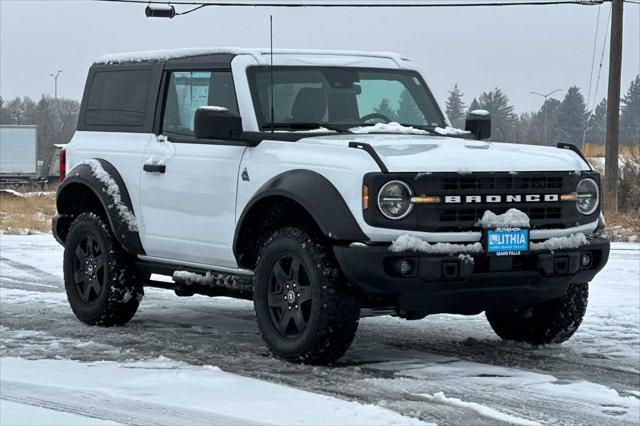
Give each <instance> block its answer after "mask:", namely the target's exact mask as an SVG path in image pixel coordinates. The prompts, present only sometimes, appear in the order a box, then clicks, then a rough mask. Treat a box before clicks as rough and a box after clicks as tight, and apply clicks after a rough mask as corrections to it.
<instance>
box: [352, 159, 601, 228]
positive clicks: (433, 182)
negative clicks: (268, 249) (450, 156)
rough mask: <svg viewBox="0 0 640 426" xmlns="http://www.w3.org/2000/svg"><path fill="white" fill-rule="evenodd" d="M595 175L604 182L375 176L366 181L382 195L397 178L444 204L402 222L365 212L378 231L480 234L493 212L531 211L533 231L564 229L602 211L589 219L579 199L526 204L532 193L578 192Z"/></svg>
mask: <svg viewBox="0 0 640 426" xmlns="http://www.w3.org/2000/svg"><path fill="white" fill-rule="evenodd" d="M586 177H591V178H593V179H596V181H597V182H600V176H599V175H598V174H597V173H596V172H590V171H585V172H577V173H576V172H571V171H567V172H530V173H528V172H521V173H469V174H461V173H432V174H420V175H416V174H415V173H370V174H368V175H367V176H366V177H365V184H366V185H367V186H368V187H369V192H370V193H372V194H377V193H378V191H379V190H380V188H381V187H382V185H384V184H385V183H386V182H388V181H390V180H394V179H399V180H402V181H404V182H406V183H407V184H408V185H409V186H411V188H413V191H414V193H415V194H416V195H427V196H439V197H441V198H442V200H443V201H442V202H441V203H440V204H422V205H420V204H418V205H416V206H415V208H414V209H413V211H412V212H411V214H410V215H409V216H407V217H406V218H404V219H403V220H400V221H393V220H389V219H387V218H385V217H384V216H383V215H382V214H381V213H380V212H379V210H378V209H377V207H376V206H375V205H374V206H373V208H369V209H368V210H366V211H365V212H364V217H365V221H366V222H367V223H368V224H370V225H372V226H376V227H381V228H392V229H406V230H414V231H423V232H467V231H478V230H480V227H479V226H478V221H479V220H480V219H481V218H482V216H483V215H484V212H485V211H487V210H491V211H492V212H494V213H496V214H503V213H505V212H506V211H507V210H509V209H511V208H515V209H518V210H521V211H523V212H525V213H526V214H527V215H528V216H529V218H530V219H531V228H532V229H563V228H570V227H574V226H577V225H581V224H585V223H591V222H594V221H596V220H597V219H598V215H599V211H596V212H595V213H594V214H593V215H590V216H584V215H581V214H580V213H578V211H577V209H576V207H575V202H573V201H557V202H556V201H547V202H545V201H540V202H526V195H529V194H535V195H540V196H541V197H544V195H545V194H554V195H558V196H559V195H562V194H566V193H572V192H574V191H575V190H576V187H577V184H578V181H579V180H580V179H583V178H586ZM491 195H500V196H502V197H503V201H504V202H491V203H489V202H488V200H487V199H485V198H483V199H482V202H475V201H476V200H474V202H467V203H465V202H464V201H462V202H460V203H457V202H449V203H447V202H445V201H444V200H445V199H446V197H447V196H455V197H459V199H462V200H465V197H467V196H483V197H484V196H491ZM508 195H514V196H515V195H520V196H521V198H520V200H521V201H518V202H506V200H507V197H506V196H508Z"/></svg>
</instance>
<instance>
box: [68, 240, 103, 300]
mask: <svg viewBox="0 0 640 426" xmlns="http://www.w3.org/2000/svg"><path fill="white" fill-rule="evenodd" d="M106 281H107V276H106V269H105V255H104V251H103V249H102V247H100V244H98V241H97V240H96V238H95V237H94V236H93V235H85V236H84V237H82V238H81V239H80V241H78V244H77V246H76V249H75V250H74V255H73V283H74V285H75V287H76V291H77V292H78V296H80V299H81V300H82V301H83V302H84V303H86V304H91V303H92V302H94V301H95V300H97V299H98V298H99V297H100V295H101V294H102V292H103V291H104V287H105V283H106Z"/></svg>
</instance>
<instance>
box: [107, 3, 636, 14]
mask: <svg viewBox="0 0 640 426" xmlns="http://www.w3.org/2000/svg"><path fill="white" fill-rule="evenodd" d="M95 1H99V2H111V3H131V4H147V5H149V4H162V5H172V6H198V7H196V8H194V9H191V10H188V11H186V12H182V13H179V14H180V15H185V14H187V13H190V12H194V11H196V10H198V9H201V8H202V7H207V6H216V7H279V8H431V7H503V6H551V5H554V6H558V5H582V6H594V5H601V4H602V3H604V2H609V1H611V0H539V1H532V0H528V1H478V2H464V1H459V2H446V1H431V2H418V1H414V2H377V1H369V2H364V1H363V2H357V1H351V2H346V1H345V2H339V1H333V2H326V3H319V2H317V3H310V2H304V1H302V2H301V1H298V2H285V1H282V2H274V1H260V2H250V1H248V0H247V1H237V0H236V1H224V0H220V1H213V2H209V1H169V0H165V1H162V0H151V1H149V0H95ZM626 1H630V0H626Z"/></svg>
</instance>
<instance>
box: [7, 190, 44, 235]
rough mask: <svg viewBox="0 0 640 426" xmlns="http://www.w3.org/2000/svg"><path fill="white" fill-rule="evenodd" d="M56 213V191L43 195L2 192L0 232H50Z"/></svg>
mask: <svg viewBox="0 0 640 426" xmlns="http://www.w3.org/2000/svg"><path fill="white" fill-rule="evenodd" d="M55 213H56V204H55V195H54V193H51V194H47V195H43V196H39V195H36V196H29V197H24V198H21V197H15V196H11V195H8V194H3V193H0V232H3V233H6V234H26V233H29V232H30V231H38V232H50V231H51V218H52V217H53V215H54V214H55Z"/></svg>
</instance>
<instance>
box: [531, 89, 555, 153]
mask: <svg viewBox="0 0 640 426" xmlns="http://www.w3.org/2000/svg"><path fill="white" fill-rule="evenodd" d="M561 90H562V89H556V90H554V91H552V92H549V93H547V94H546V95H545V94H542V93H538V92H531V94H532V95H538V96H542V97H543V98H544V104H542V108H543V109H544V145H545V146H546V145H547V107H546V106H547V98H548V97H549V96H551V95H553V94H554V93H556V92H559V91H561Z"/></svg>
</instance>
